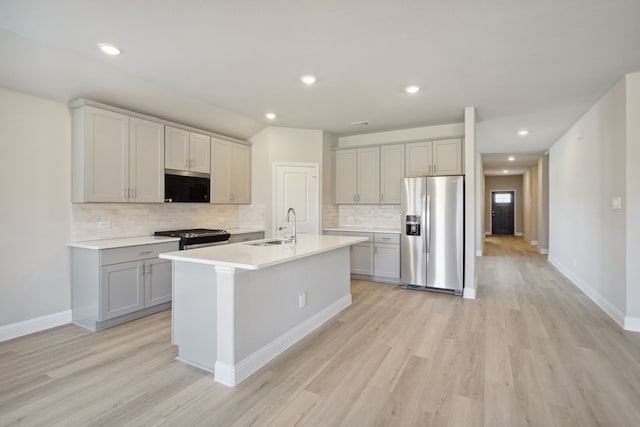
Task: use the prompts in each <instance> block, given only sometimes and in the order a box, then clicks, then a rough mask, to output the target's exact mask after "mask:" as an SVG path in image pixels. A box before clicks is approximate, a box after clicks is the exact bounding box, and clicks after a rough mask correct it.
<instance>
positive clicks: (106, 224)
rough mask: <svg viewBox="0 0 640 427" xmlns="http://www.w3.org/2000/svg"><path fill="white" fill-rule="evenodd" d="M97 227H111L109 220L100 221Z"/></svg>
mask: <svg viewBox="0 0 640 427" xmlns="http://www.w3.org/2000/svg"><path fill="white" fill-rule="evenodd" d="M98 228H111V221H100V222H99V223H98Z"/></svg>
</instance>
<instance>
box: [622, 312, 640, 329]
mask: <svg viewBox="0 0 640 427" xmlns="http://www.w3.org/2000/svg"><path fill="white" fill-rule="evenodd" d="M624 330H625V331H632V332H640V317H631V316H626V317H625V318H624Z"/></svg>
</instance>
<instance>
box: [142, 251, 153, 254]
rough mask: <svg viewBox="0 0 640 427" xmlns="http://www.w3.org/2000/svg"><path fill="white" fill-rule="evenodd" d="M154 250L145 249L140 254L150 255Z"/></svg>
mask: <svg viewBox="0 0 640 427" xmlns="http://www.w3.org/2000/svg"><path fill="white" fill-rule="evenodd" d="M152 253H153V251H144V252H140V255H149V254H152Z"/></svg>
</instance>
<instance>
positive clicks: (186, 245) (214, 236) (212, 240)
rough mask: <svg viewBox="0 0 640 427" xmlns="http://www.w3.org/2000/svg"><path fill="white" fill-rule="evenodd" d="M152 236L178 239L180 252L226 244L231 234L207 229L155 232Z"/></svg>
mask: <svg viewBox="0 0 640 427" xmlns="http://www.w3.org/2000/svg"><path fill="white" fill-rule="evenodd" d="M154 235H156V236H164V237H179V238H180V250H183V249H195V248H202V247H205V246H215V245H223V244H225V243H227V241H228V240H229V237H230V236H231V234H230V233H229V232H228V231H226V230H216V229H208V228H191V229H188V230H167V231H156V232H155V233H154Z"/></svg>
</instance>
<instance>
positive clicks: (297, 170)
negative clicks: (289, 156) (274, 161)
mask: <svg viewBox="0 0 640 427" xmlns="http://www.w3.org/2000/svg"><path fill="white" fill-rule="evenodd" d="M275 175H276V194H275V196H276V200H275V212H274V215H275V216H274V220H273V222H274V224H275V231H274V234H275V235H276V236H280V237H282V236H283V235H285V234H286V235H289V234H290V233H291V232H292V230H293V227H292V224H289V223H287V222H286V220H285V217H286V215H287V210H288V209H289V208H293V209H295V211H296V231H297V234H298V235H300V234H320V222H319V218H320V184H319V179H318V178H319V177H318V165H276V166H275Z"/></svg>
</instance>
